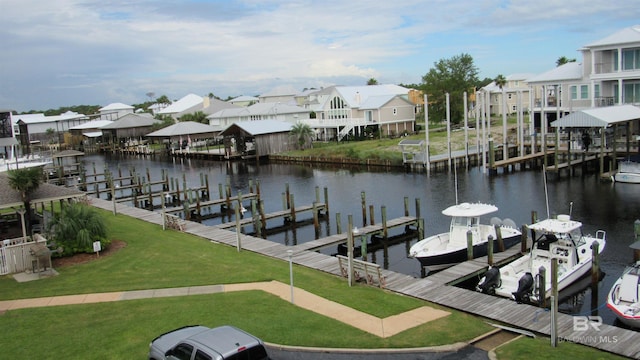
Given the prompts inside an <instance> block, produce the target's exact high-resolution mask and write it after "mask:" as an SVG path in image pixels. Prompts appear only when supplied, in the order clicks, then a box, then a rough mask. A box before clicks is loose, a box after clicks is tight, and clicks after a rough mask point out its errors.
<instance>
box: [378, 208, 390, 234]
mask: <svg viewBox="0 0 640 360" xmlns="http://www.w3.org/2000/svg"><path fill="white" fill-rule="evenodd" d="M380 211H381V212H382V236H383V237H384V238H385V239H387V238H388V237H389V229H388V228H387V207H386V206H384V205H382V207H381V208H380Z"/></svg>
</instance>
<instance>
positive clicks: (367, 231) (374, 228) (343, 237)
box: [293, 216, 418, 252]
mask: <svg viewBox="0 0 640 360" xmlns="http://www.w3.org/2000/svg"><path fill="white" fill-rule="evenodd" d="M411 225H413V226H416V227H417V226H418V219H417V218H415V217H412V216H403V217H399V218H396V219H392V220H390V221H387V222H386V223H385V224H378V225H368V226H365V227H362V228H358V233H357V235H354V236H356V237H360V236H371V235H377V234H382V233H384V232H386V230H387V229H391V228H396V227H401V226H411ZM348 236H349V235H348V234H347V233H346V232H343V233H341V234H335V235H331V236H327V237H324V238H321V239H316V240H311V241H307V242H305V243H302V244H298V245H295V246H294V247H293V249H294V251H296V252H299V251H317V250H320V249H324V248H326V247H329V246H335V245H338V244H343V243H346V242H347V237H348Z"/></svg>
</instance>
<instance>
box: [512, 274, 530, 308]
mask: <svg viewBox="0 0 640 360" xmlns="http://www.w3.org/2000/svg"><path fill="white" fill-rule="evenodd" d="M532 292H533V275H531V273H530V272H527V273H525V274H524V275H522V277H521V278H520V280H518V291H516V292H513V293H511V294H513V297H514V298H515V299H516V301H517V302H518V303H523V302H530V300H531V293H532Z"/></svg>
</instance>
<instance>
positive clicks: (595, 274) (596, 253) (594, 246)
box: [591, 241, 600, 288]
mask: <svg viewBox="0 0 640 360" xmlns="http://www.w3.org/2000/svg"><path fill="white" fill-rule="evenodd" d="M599 277H600V244H599V243H598V242H596V241H594V242H593V243H591V287H592V288H593V287H597V286H598V280H599Z"/></svg>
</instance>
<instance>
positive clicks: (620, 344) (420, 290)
mask: <svg viewBox="0 0 640 360" xmlns="http://www.w3.org/2000/svg"><path fill="white" fill-rule="evenodd" d="M91 204H92V205H93V206H95V207H98V208H102V209H104V210H107V211H112V210H113V209H114V204H113V203H112V202H111V201H107V200H102V199H91ZM115 206H116V211H117V213H120V214H123V215H127V216H131V217H135V218H138V219H141V220H144V221H148V222H151V223H154V224H157V225H162V221H163V220H162V214H161V213H158V212H153V211H148V210H145V209H140V208H135V207H130V206H126V205H123V204H115ZM185 224H186V226H185V228H184V231H185V232H187V233H190V234H192V235H195V236H199V237H201V238H204V239H206V240H208V241H211V242H214V243H220V244H227V245H229V246H234V247H240V248H242V249H243V250H246V251H253V252H256V253H260V254H263V255H266V256H270V257H273V258H276V259H280V260H282V261H288V259H289V254H288V253H287V250H291V249H292V248H291V247H289V246H286V245H284V244H280V243H276V242H273V241H270V240H266V239H262V238H258V237H254V236H249V235H244V234H241V233H238V232H233V231H229V230H224V229H220V228H214V227H211V226H207V225H203V224H200V223H197V222H193V221H186V222H185ZM515 248H517V246H516V247H515ZM293 249H294V254H293V258H292V261H293V262H294V263H296V264H297V265H300V266H305V267H308V268H312V269H315V270H319V271H323V272H326V273H330V274H334V275H336V276H342V274H341V270H340V266H339V262H338V259H337V258H336V257H333V256H330V255H325V254H322V253H319V252H316V251H309V250H303V249H302V248H298V247H293ZM518 250H519V249H518ZM499 254H504V256H509V254H510V252H509V251H506V252H503V253H496V254H494V260H497V259H498V255H499ZM476 262H477V264H475V265H460V266H461V267H459V268H455V269H452V270H450V271H449V272H441V275H439V276H438V277H436V276H435V275H434V276H433V277H426V278H415V277H412V276H409V275H406V274H400V273H396V272H393V271H389V270H386V269H385V270H382V276H383V277H384V278H385V288H386V289H387V290H389V291H394V292H397V293H399V294H403V295H407V296H412V297H415V298H419V299H422V300H425V301H429V302H432V303H435V304H439V305H442V306H444V307H448V308H452V309H457V310H460V311H463V312H467V313H470V314H474V315H476V316H480V317H482V318H485V319H491V320H492V321H495V322H501V323H503V324H507V325H509V326H511V327H514V328H518V329H524V330H527V331H531V332H533V333H537V334H543V335H546V336H550V335H551V327H550V322H551V314H550V312H549V311H546V310H545V309H541V308H539V307H536V306H533V305H527V304H517V303H516V302H514V301H512V300H508V299H504V298H500V297H495V296H491V295H486V294H482V293H479V292H476V291H472V290H467V289H464V288H460V287H456V286H451V285H447V284H449V283H451V282H452V280H451V279H455V276H456V275H455V273H456V272H460V273H461V274H466V275H469V274H472V273H474V272H475V271H477V269H478V267H480V266H486V265H481V264H483V263H484V264H486V262H487V260H486V257H485V258H478V259H476V260H474V261H473V262H472V263H476ZM463 266H464V267H466V266H469V269H467V270H464V271H463V270H461V269H462V267H463ZM454 281H455V280H454ZM573 321H574V317H573V316H571V315H566V314H562V313H559V314H558V315H557V323H558V327H557V332H558V336H559V339H560V341H571V342H575V343H578V344H582V345H585V346H590V347H593V348H597V349H600V350H603V351H607V352H611V353H614V354H618V355H621V356H625V357H629V358H640V341H637V339H638V333H637V332H636V331H633V330H627V329H624V328H620V327H616V326H612V325H606V324H602V325H599V327H598V329H599V331H597V332H596V331H594V328H589V330H582V329H581V328H578V329H576V327H575V326H574V323H573Z"/></svg>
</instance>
